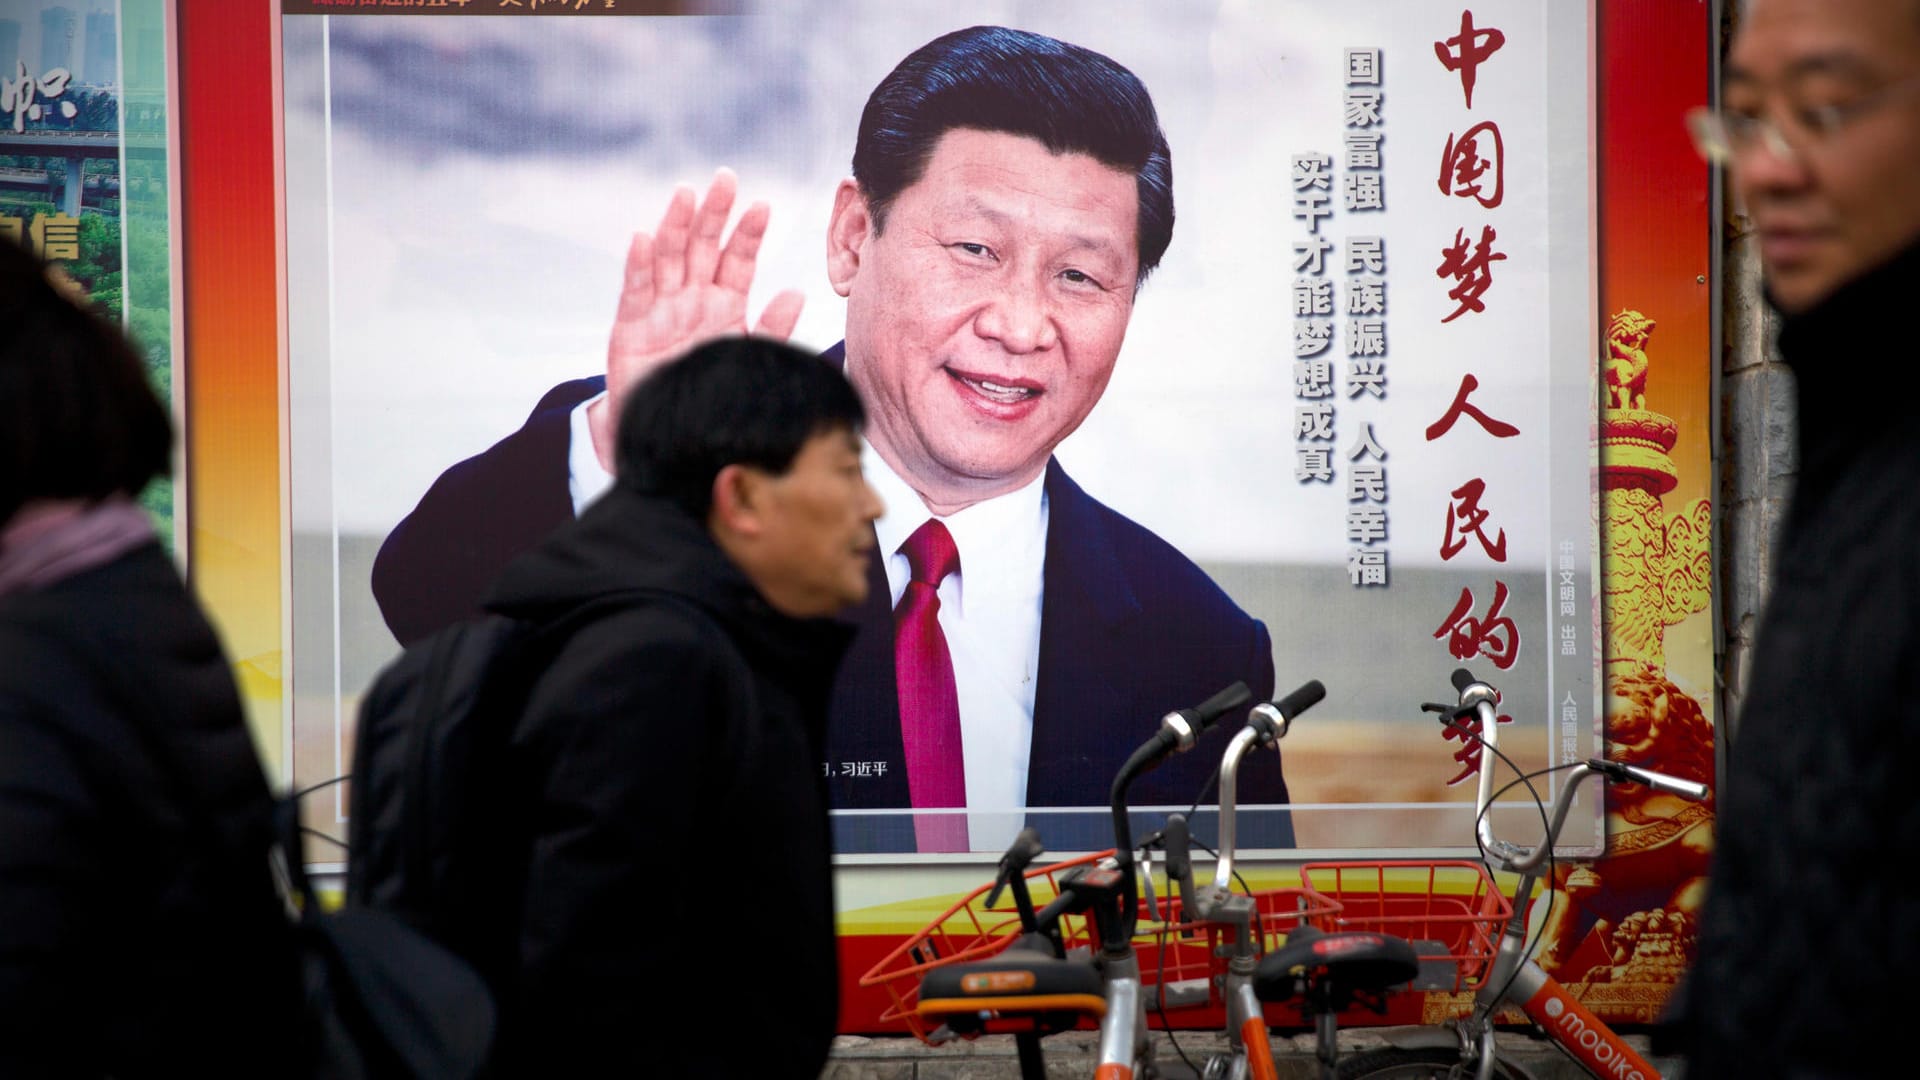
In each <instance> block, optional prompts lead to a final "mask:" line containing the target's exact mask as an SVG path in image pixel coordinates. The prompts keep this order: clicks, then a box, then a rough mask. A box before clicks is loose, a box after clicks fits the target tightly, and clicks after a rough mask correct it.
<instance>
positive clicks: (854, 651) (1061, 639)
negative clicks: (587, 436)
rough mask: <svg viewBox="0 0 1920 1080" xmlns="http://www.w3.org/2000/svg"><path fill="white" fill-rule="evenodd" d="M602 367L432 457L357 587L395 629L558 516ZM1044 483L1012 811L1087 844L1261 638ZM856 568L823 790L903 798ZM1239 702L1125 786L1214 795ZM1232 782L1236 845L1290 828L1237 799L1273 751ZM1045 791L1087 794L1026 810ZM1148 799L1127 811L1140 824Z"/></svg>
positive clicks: (1218, 595)
mask: <svg viewBox="0 0 1920 1080" xmlns="http://www.w3.org/2000/svg"><path fill="white" fill-rule="evenodd" d="M838 352H839V350H838V349H837V348H836V349H835V350H834V352H833V353H832V354H830V355H833V356H836V357H837V355H838ZM604 385H605V380H604V378H600V377H595V378H589V379H576V380H574V381H572V382H566V383H562V384H560V385H559V386H556V387H554V388H553V389H552V390H550V391H548V392H547V394H546V396H545V397H543V398H541V400H540V403H539V404H538V405H536V406H535V407H534V410H533V412H532V414H531V415H529V416H528V417H527V422H526V424H525V425H524V426H523V427H521V429H520V430H519V431H517V432H515V433H513V434H512V435H509V436H507V437H506V438H505V439H502V440H501V441H500V442H498V443H496V444H495V445H494V446H493V447H492V448H490V449H488V450H486V451H484V452H482V453H480V454H478V455H476V456H474V457H471V458H468V459H467V460H465V461H462V462H460V463H459V464H457V465H454V466H453V467H452V468H449V469H448V470H447V471H446V472H444V473H442V474H441V476H440V478H439V479H438V480H436V481H435V482H434V484H433V486H432V487H431V488H429V489H428V491H427V493H426V495H425V496H424V497H422V498H421V500H420V504H419V506H417V507H415V508H414V511H413V512H412V513H411V514H409V515H407V517H406V518H405V519H404V520H403V521H401V522H400V524H399V525H398V526H396V527H395V529H394V530H393V532H392V533H391V534H390V535H389V536H388V537H387V540H386V542H385V543H384V544H383V545H382V546H381V548H380V553H379V555H378V556H377V557H376V559H375V560H374V566H373V592H374V596H375V598H376V599H377V600H378V601H379V604H380V610H381V613H382V614H383V615H384V616H385V618H386V620H387V625H388V626H389V627H390V628H392V630H393V632H394V636H395V637H397V638H399V639H400V641H401V643H403V644H406V643H410V642H412V641H414V640H417V639H418V638H420V637H422V636H424V635H425V634H427V633H430V632H432V631H433V630H435V629H437V628H439V627H441V626H444V625H446V624H448V623H450V622H453V621H455V620H457V619H460V618H463V617H465V616H467V615H469V614H471V613H473V612H474V611H477V610H478V608H479V605H480V601H481V599H482V598H483V597H484V595H485V594H486V591H487V589H488V587H489V586H490V585H491V583H492V581H493V578H494V577H495V576H496V575H497V574H498V573H499V572H500V570H501V569H502V568H504V567H505V566H506V564H507V563H508V562H509V561H511V560H512V558H513V557H514V556H516V555H518V554H519V553H520V552H522V551H526V550H528V549H530V548H532V547H533V546H534V545H535V544H536V543H537V542H538V541H539V540H540V539H541V538H542V537H544V536H545V535H546V534H547V533H548V532H550V531H552V530H553V529H554V528H556V527H558V526H559V525H560V524H562V523H563V522H565V521H568V520H570V519H571V518H572V516H573V503H572V499H571V496H570V495H569V493H568V487H567V479H568V466H567V452H568V445H569V441H570V426H569V417H570V414H571V412H572V410H573V408H574V407H575V406H576V405H578V404H579V403H580V402H582V401H585V400H587V399H588V398H590V397H592V396H594V395H595V394H598V393H599V392H600V391H601V389H602V388H603V386H604ZM1045 489H1046V493H1047V500H1048V506H1049V521H1048V526H1047V547H1046V562H1045V570H1044V573H1045V581H1046V584H1045V589H1044V593H1043V598H1042V601H1041V616H1040V660H1039V684H1038V686H1037V687H1036V688H1035V694H1034V706H1033V739H1032V744H1031V749H1030V753H1029V757H1028V771H1027V805H1028V807H1029V808H1030V813H1029V814H1028V820H1029V822H1030V823H1032V824H1034V825H1035V826H1036V827H1037V828H1038V829H1039V830H1040V835H1041V837H1042V839H1043V840H1045V842H1046V843H1047V845H1048V847H1049V848H1051V849H1052V850H1054V851H1069V850H1097V849H1099V848H1103V847H1108V846H1111V845H1112V843H1113V828H1112V819H1111V816H1110V815H1109V814H1108V813H1105V812H1102V811H1101V810H1100V809H1099V808H1104V807H1106V806H1107V805H1108V802H1109V786H1110V785H1111V783H1112V780H1113V776H1114V774H1115V773H1116V772H1118V771H1119V768H1120V766H1121V764H1122V763H1123V762H1124V761H1125V760H1126V758H1127V756H1128V755H1129V754H1131V753H1132V752H1133V750H1134V748H1135V747H1136V746H1138V745H1139V744H1140V743H1141V742H1143V741H1145V740H1146V739H1147V738H1148V737H1150V736H1151V735H1152V734H1153V733H1154V732H1155V731H1156V730H1157V729H1158V727H1159V723H1160V718H1161V717H1162V716H1164V715H1165V714H1166V713H1168V712H1171V711H1173V710H1175V709H1180V708H1185V707H1188V706H1192V705H1196V704H1198V703H1199V702H1201V701H1202V700H1204V699H1206V698H1207V697H1209V696H1210V695H1212V694H1213V693H1214V692H1215V691H1217V690H1220V689H1221V688H1223V687H1225V686H1227V685H1229V684H1230V683H1232V682H1234V681H1235V680H1239V681H1243V682H1245V683H1246V684H1247V686H1248V687H1249V688H1250V689H1251V690H1252V691H1253V693H1254V695H1255V697H1256V699H1258V700H1266V699H1268V698H1270V697H1272V696H1273V685H1274V678H1273V643H1272V640H1271V638H1270V637H1269V636H1268V634H1267V628H1266V626H1265V624H1263V623H1261V622H1260V621H1259V620H1257V619H1254V618H1252V617H1251V616H1249V615H1247V613H1246V612H1244V611H1242V610H1241V609H1240V608H1239V606H1238V605H1236V604H1235V603H1234V602H1233V601H1232V600H1231V599H1230V598H1229V597H1228V596H1227V595H1226V594H1225V593H1224V592H1222V591H1221V590H1220V588H1219V586H1217V585H1215V584H1214V583H1213V581H1212V579H1210V578H1208V577H1207V575H1206V573H1205V572H1204V571H1202V570H1201V569H1200V568H1199V567H1197V566H1195V565H1194V564H1193V562H1192V561H1191V560H1189V559H1188V558H1186V557H1185V556H1184V555H1181V554H1180V553H1179V552H1178V551H1175V550H1174V549H1173V547H1172V546H1171V545H1169V544H1168V543H1166V542H1165V541H1164V540H1161V539H1160V538H1159V537H1158V536H1155V535H1154V534H1153V533H1151V532H1149V531H1148V530H1147V529H1145V528H1143V527H1141V526H1140V525H1138V524H1136V523H1134V522H1133V521H1131V520H1129V519H1127V518H1126V517H1124V516H1122V515H1120V514H1118V513H1116V512H1115V511H1113V510H1111V509H1109V508H1107V507H1106V506H1104V505H1102V504H1101V503H1100V502H1098V501H1097V500H1095V499H1094V498H1092V497H1091V496H1089V495H1088V494H1087V493H1086V492H1084V491H1082V490H1081V489H1080V486H1079V485H1078V484H1076V483H1074V482H1073V480H1072V479H1071V478H1070V477H1068V476H1067V474H1066V472H1065V471H1064V470H1062V469H1061V468H1060V465H1059V463H1058V462H1057V461H1050V462H1049V463H1048V465H1047V475H1046V480H1045ZM868 574H869V578H870V582H871V585H872V587H871V588H870V589H869V591H868V598H867V602H866V603H865V604H863V605H860V606H859V607H858V608H857V609H855V610H852V611H849V612H846V613H845V614H846V617H848V618H849V619H851V620H852V621H853V622H854V623H856V625H857V626H858V628H859V633H858V634H857V635H856V636H855V638H854V642H853V646H852V647H851V648H850V649H849V650H848V653H847V657H846V661H845V663H843V664H842V665H841V668H840V678H839V682H838V683H837V685H836V687H835V691H834V702H833V709H832V712H831V714H830V716H831V719H830V723H829V726H828V736H827V758H826V767H827V768H828V770H829V771H830V775H829V778H828V785H829V788H830V791H831V794H832V806H833V807H834V808H835V809H875V808H890V807H904V806H907V805H908V798H907V774H906V761H905V755H904V752H903V750H902V746H901V739H900V716H899V704H898V701H897V699H896V697H895V690H894V671H893V621H892V613H891V610H890V607H889V603H888V598H889V596H890V595H891V594H890V592H889V590H888V587H887V581H886V572H885V568H884V566H883V564H882V560H881V558H880V556H879V555H878V553H876V555H875V558H874V560H873V562H872V563H871V565H870V566H869V568H868ZM1243 719H1244V717H1243V716H1230V717H1228V718H1227V719H1226V720H1225V721H1223V722H1222V724H1221V725H1220V727H1221V728H1224V729H1226V731H1222V732H1215V733H1213V734H1210V735H1209V736H1208V737H1207V738H1206V739H1204V740H1202V742H1201V743H1200V745H1199V746H1198V747H1196V748H1195V749H1194V750H1193V751H1191V752H1189V753H1187V754H1184V755H1178V756H1175V757H1174V758H1172V759H1170V760H1169V761H1168V762H1167V763H1166V764H1164V765H1163V766H1161V767H1160V768H1159V769H1157V770H1154V771H1152V772H1149V773H1147V774H1146V775H1145V776H1143V777H1141V778H1140V779H1139V780H1138V781H1137V782H1136V783H1135V784H1134V786H1133V788H1132V790H1131V792H1130V799H1129V801H1130V802H1131V803H1132V804H1134V805H1138V806H1145V805H1177V806H1180V807H1183V808H1184V807H1187V806H1190V805H1191V804H1193V803H1194V802H1195V801H1196V800H1197V801H1199V802H1201V803H1203V804H1206V803H1211V802H1212V801H1214V800H1215V799H1216V798H1217V795H1216V794H1214V793H1213V792H1212V790H1211V788H1209V787H1208V778H1209V777H1210V776H1211V774H1212V773H1213V771H1214V770H1215V769H1216V768H1217V766H1218V765H1219V760H1220V754H1221V752H1222V751H1224V749H1225V748H1226V743H1227V738H1228V734H1227V732H1230V731H1232V730H1236V729H1238V728H1239V726H1240V724H1241V722H1242V721H1243ZM1203 788H1207V793H1206V796H1205V797H1204V798H1202V790H1203ZM1237 794H1238V800H1239V804H1240V806H1241V807H1242V809H1241V811H1240V815H1239V818H1238V820H1237V822H1236V824H1237V826H1238V837H1239V844H1240V846H1241V847H1242V848H1253V847H1290V846H1292V843H1293V830H1292V823H1291V818H1290V817H1289V816H1288V814H1287V812H1286V811H1285V810H1266V811H1256V810H1249V809H1246V808H1247V807H1249V806H1253V805H1258V804H1266V805H1277V804H1283V803H1285V802H1286V801H1287V789H1286V782H1285V780H1284V778H1283V777H1282V775H1281V769H1280V766H1279V763H1278V762H1277V761H1275V760H1273V756H1272V755H1270V754H1263V755H1261V756H1260V757H1259V758H1258V759H1256V760H1252V761H1248V762H1245V763H1243V765H1242V767H1241V770H1240V785H1239V790H1238V793H1237ZM1046 807H1075V808H1095V809H1093V810H1081V811H1078V812H1073V813H1064V812H1046V811H1044V810H1039V809H1038V808H1046ZM1163 817H1164V814H1143V815H1142V816H1141V817H1140V818H1139V820H1138V822H1137V823H1136V824H1135V827H1134V828H1135V836H1136V838H1137V837H1138V836H1140V835H1142V830H1143V829H1146V828H1151V827H1157V822H1158V821H1159V820H1160V819H1161V818H1163ZM1211 818H1212V815H1210V814H1208V813H1205V812H1202V813H1201V814H1199V815H1198V816H1197V817H1196V820H1195V835H1196V837H1199V838H1202V839H1205V838H1209V837H1210V836H1211V835H1212V834H1213V832H1214V824H1213V822H1212V820H1211ZM834 834H835V846H836V850H838V851H839V852H841V853H843V854H849V853H858V852H890V851H911V850H913V839H912V838H913V826H912V819H911V817H910V816H908V815H907V814H904V813H902V814H879V815H871V814H857V815H837V816H836V817H835V819H834Z"/></svg>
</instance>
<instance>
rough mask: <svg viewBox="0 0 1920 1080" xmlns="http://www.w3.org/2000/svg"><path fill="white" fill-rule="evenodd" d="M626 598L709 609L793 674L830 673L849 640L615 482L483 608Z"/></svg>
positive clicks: (541, 614) (506, 575)
mask: <svg viewBox="0 0 1920 1080" xmlns="http://www.w3.org/2000/svg"><path fill="white" fill-rule="evenodd" d="M620 592H651V593H656V594H662V593H664V594H671V595H673V596H676V597H679V598H680V599H682V600H685V601H687V602H689V603H691V604H692V605H693V606H695V607H698V608H700V609H701V610H703V611H705V612H706V613H707V614H708V615H710V616H711V617H712V618H713V619H714V621H715V622H718V623H719V624H720V625H721V626H722V627H723V628H724V629H726V630H727V631H728V633H729V634H730V635H732V636H733V638H734V639H735V641H736V643H737V644H739V645H741V646H742V647H743V648H745V649H747V650H748V651H751V652H757V653H759V654H760V655H761V656H763V657H765V658H767V659H770V660H773V661H775V662H776V663H779V664H781V665H782V666H785V667H788V668H789V669H791V670H796V671H803V670H808V669H817V668H824V669H825V670H826V671H828V672H831V671H832V669H833V667H834V664H835V662H837V661H838V660H839V658H840V655H841V653H842V652H844V651H845V649H846V644H847V641H848V639H849V638H850V637H851V636H852V629H851V628H850V627H848V626H846V625H844V624H842V623H840V622H838V621H837V620H833V619H796V618H793V617H791V616H788V615H784V614H782V613H781V612H779V611H776V610H775V609H774V608H773V607H772V605H770V604H768V603H767V601H766V600H765V598H763V597H762V596H761V595H760V592H759V590H758V589H756V588H755V587H754V585H753V582H752V581H750V580H749V579H748V578H747V576H746V574H745V573H743V572H742V571H741V570H740V568H739V567H737V566H735V565H734V564H733V562H732V561H731V560H730V559H728V558H727V557H726V554H725V553H724V552H722V551H721V550H720V547H719V545H717V544H715V543H714V541H713V537H712V536H711V535H710V534H709V533H708V532H707V529H706V526H705V525H704V524H702V523H701V522H698V521H696V520H694V518H693V516H692V515H690V514H688V513H687V512H686V511H685V510H683V509H681V508H680V507H679V506H677V505H675V504H674V503H672V502H669V501H667V500H665V499H660V498H655V497H651V496H645V495H638V494H635V493H633V492H631V491H628V490H627V489H625V488H623V487H621V486H619V485H618V484H615V485H614V486H613V487H612V488H610V489H609V490H608V491H607V493H606V494H605V495H602V496H601V497H600V498H599V499H598V500H597V501H595V502H594V503H593V505H592V506H589V507H588V508H587V510H586V512H585V513H583V514H582V515H580V517H579V518H578V519H576V520H574V521H571V522H568V523H567V524H565V525H562V526H561V527H560V528H558V529H556V530H555V531H554V532H553V533H552V534H551V535H550V536H548V537H547V539H546V540H545V541H543V542H542V543H541V544H540V545H539V546H538V547H536V548H534V549H533V550H532V551H529V552H527V553H526V554H524V555H522V556H520V557H519V558H517V559H515V560H514V561H513V562H512V563H510V564H508V566H507V568H506V570H505V571H503V572H502V573H501V575H500V577H499V578H498V579H497V580H496V581H495V582H494V585H493V589H492V591H491V593H490V594H489V596H488V598H487V602H486V604H485V607H486V609H487V610H488V611H493V612H498V613H500V614H503V615H511V616H514V617H516V618H526V619H546V618H552V617H554V616H557V615H560V614H562V613H564V612H565V611H567V610H569V609H571V608H574V607H576V606H578V605H580V604H583V603H586V602H587V601H589V600H593V599H596V598H598V597H601V596H606V595H610V594H613V593H620Z"/></svg>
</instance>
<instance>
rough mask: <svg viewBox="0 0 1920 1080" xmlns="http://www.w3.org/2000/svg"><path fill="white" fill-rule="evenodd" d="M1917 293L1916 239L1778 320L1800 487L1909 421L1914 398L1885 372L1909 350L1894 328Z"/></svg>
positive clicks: (1919, 252)
mask: <svg viewBox="0 0 1920 1080" xmlns="http://www.w3.org/2000/svg"><path fill="white" fill-rule="evenodd" d="M1916 298H1920V243H1916V244H1914V245H1912V246H1910V247H1908V248H1907V249H1906V250H1905V251H1903V252H1901V253H1900V254H1899V255H1897V256H1895V257H1894V258H1893V259H1892V260H1891V261H1890V262H1887V263H1885V264H1883V265H1881V266H1880V267H1878V268H1876V269H1874V270H1872V271H1869V272H1868V273H1867V274H1865V275H1864V276H1862V277H1859V278H1856V279H1854V280H1853V281H1851V282H1848V283H1847V284H1845V285H1843V286H1841V287H1840V289H1839V290H1838V291H1836V292H1835V293H1834V294H1833V295H1832V296H1829V297H1827V298H1826V299H1825V300H1822V301H1821V302H1820V303H1819V304H1818V305H1816V306H1815V307H1813V308H1812V309H1810V310H1808V311H1805V312H1802V313H1800V314H1798V315H1786V316H1784V317H1783V319H1782V324H1781V330H1780V355H1781V358H1782V359H1784V360H1785V361H1786V362H1787V364H1788V366H1789V367H1791V368H1792V369H1793V373H1794V381H1795V385H1796V387H1797V390H1798V401H1797V407H1798V411H1799V425H1800V460H1801V470H1800V481H1799V486H1800V487H1801V488H1805V487H1806V486H1807V485H1808V483H1809V482H1812V483H1822V482H1824V481H1825V480H1827V479H1830V478H1831V476H1832V475H1833V474H1834V472H1835V471H1837V470H1841V469H1844V468H1845V467H1846V466H1847V465H1848V464H1849V463H1851V462H1852V461H1853V460H1854V459H1855V458H1857V457H1859V456H1860V455H1862V454H1864V453H1867V452H1869V451H1870V450H1872V449H1873V448H1874V447H1876V446H1879V445H1883V443H1884V438H1883V437H1884V436H1895V437H1897V436H1900V435H1901V434H1902V433H1904V432H1905V431H1906V430H1907V429H1908V428H1909V427H1911V426H1912V425H1911V424H1910V419H1911V417H1912V413H1913V405H1912V401H1911V399H1910V398H1908V397H1907V396H1906V395H1905V394H1903V393H1899V392H1896V391H1895V390H1894V389H1893V386H1892V384H1891V382H1890V381H1889V376H1890V375H1891V374H1892V373H1893V372H1895V371H1897V370H1898V369H1899V367H1900V365H1901V364H1902V363H1903V361H1904V358H1905V357H1910V356H1911V355H1912V354H1913V347H1912V345H1911V344H1910V343H1908V342H1907V341H1906V340H1905V339H1904V336H1903V335H1901V334H1899V333H1897V332H1896V331H1895V328H1896V327H1897V326H1898V325H1899V324H1900V322H1901V321H1902V320H1903V319H1904V318H1905V317H1906V316H1907V314H1908V313H1909V312H1910V311H1911V310H1912V305H1913V303H1914V301H1915V300H1916ZM1890 352H1893V353H1897V354H1898V355H1889V353H1890Z"/></svg>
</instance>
